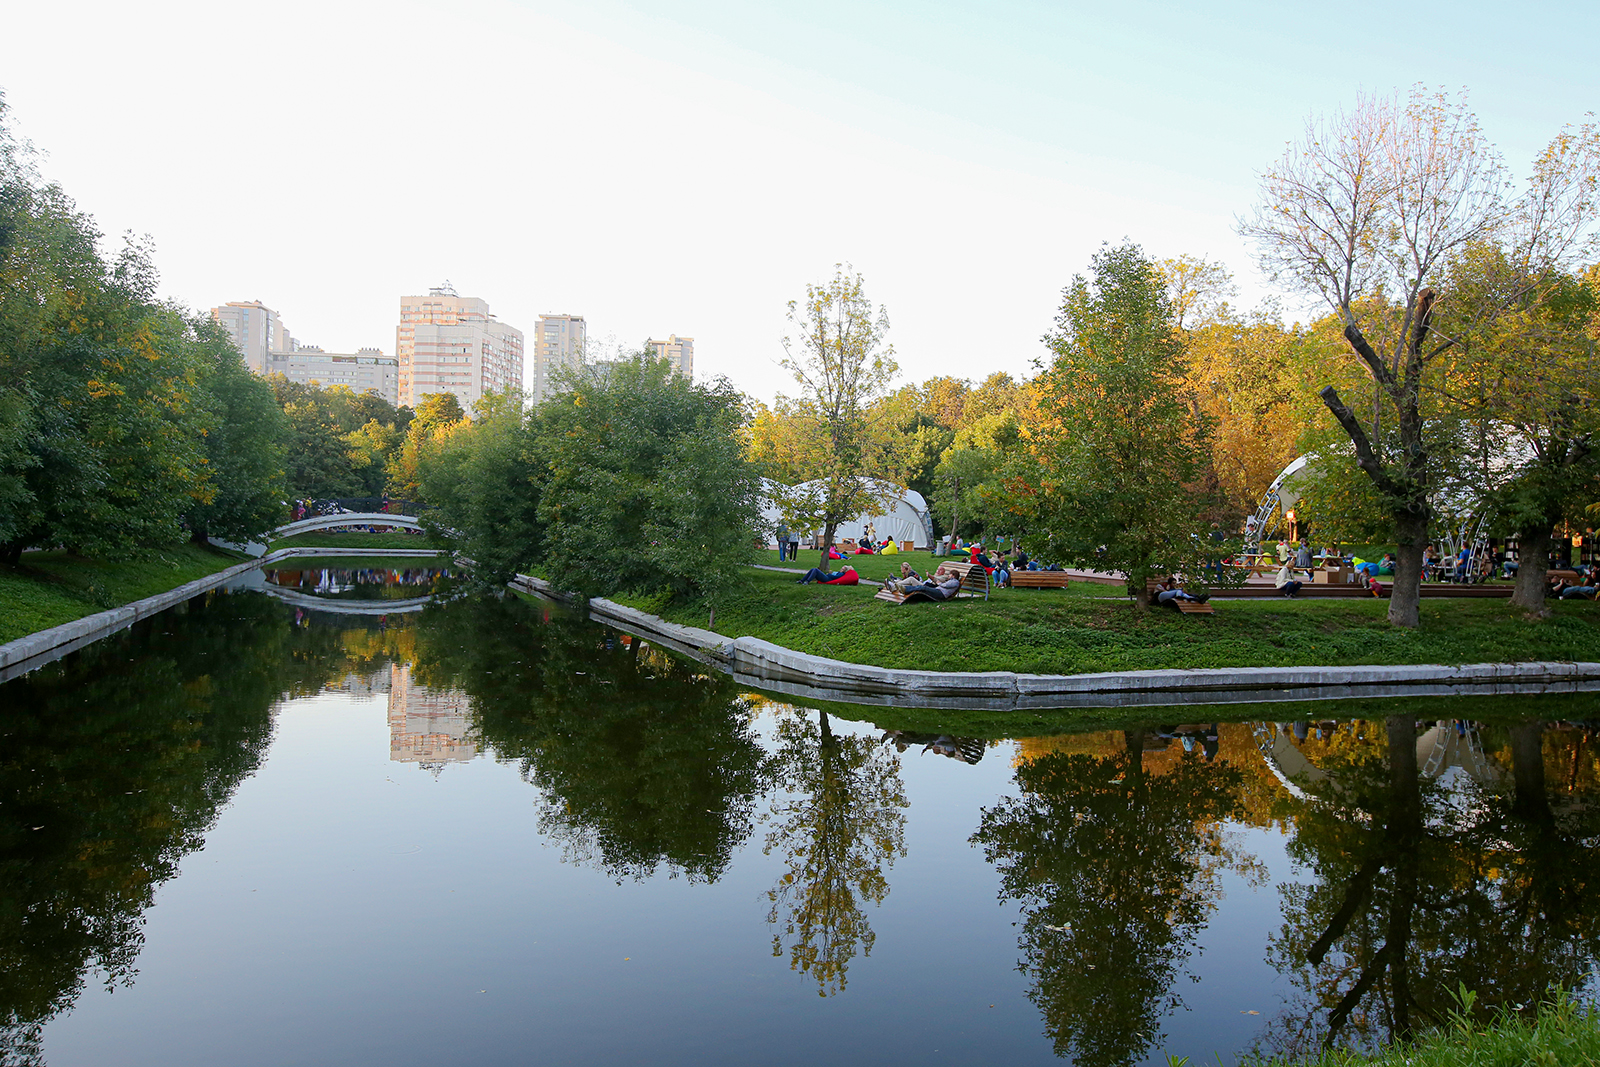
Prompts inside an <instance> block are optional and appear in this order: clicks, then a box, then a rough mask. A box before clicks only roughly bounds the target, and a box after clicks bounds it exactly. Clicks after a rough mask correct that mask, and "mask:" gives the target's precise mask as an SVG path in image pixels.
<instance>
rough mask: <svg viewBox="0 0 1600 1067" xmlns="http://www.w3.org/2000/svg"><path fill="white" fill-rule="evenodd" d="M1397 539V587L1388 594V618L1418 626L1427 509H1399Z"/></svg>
mask: <svg viewBox="0 0 1600 1067" xmlns="http://www.w3.org/2000/svg"><path fill="white" fill-rule="evenodd" d="M1394 528H1395V536H1396V540H1397V541H1398V546H1397V551H1396V552H1395V556H1394V586H1393V589H1392V591H1391V592H1390V594H1389V621H1390V622H1392V623H1394V624H1395V625H1396V626H1409V627H1411V628H1412V629H1415V628H1416V627H1417V626H1418V624H1419V623H1420V622H1421V617H1420V613H1419V608H1420V602H1421V600H1422V554H1423V552H1424V551H1425V550H1426V549H1427V547H1428V511H1427V509H1426V508H1424V509H1422V510H1421V512H1420V513H1418V512H1416V511H1409V510H1408V511H1400V512H1397V513H1396V514H1395V517H1394Z"/></svg>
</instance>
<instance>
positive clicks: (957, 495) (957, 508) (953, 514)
mask: <svg viewBox="0 0 1600 1067" xmlns="http://www.w3.org/2000/svg"><path fill="white" fill-rule="evenodd" d="M952 481H954V482H955V487H954V488H953V489H951V490H950V544H951V546H952V547H953V546H954V545H955V543H956V524H957V523H958V522H960V521H961V504H960V500H961V479H960V478H954V479H952Z"/></svg>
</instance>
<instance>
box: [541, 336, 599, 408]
mask: <svg viewBox="0 0 1600 1067" xmlns="http://www.w3.org/2000/svg"><path fill="white" fill-rule="evenodd" d="M588 329H589V328H588V325H587V324H586V323H585V322H584V321H583V316H582V315H540V316H539V330H538V332H537V333H536V334H535V335H534V346H533V390H532V392H533V399H534V401H535V402H538V401H540V400H543V399H544V398H545V397H546V396H549V395H550V394H551V393H552V392H553V391H554V389H555V372H556V371H558V370H562V369H565V370H569V371H570V370H576V369H578V368H580V367H582V366H583V363H584V348H585V346H586V345H587V344H588V340H589V333H588Z"/></svg>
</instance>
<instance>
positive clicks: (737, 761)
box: [414, 599, 770, 882]
mask: <svg viewBox="0 0 1600 1067" xmlns="http://www.w3.org/2000/svg"><path fill="white" fill-rule="evenodd" d="M462 607H463V608H464V609H465V610H450V611H446V610H438V611H430V612H427V613H425V614H424V616H423V618H422V621H421V623H420V624H419V627H418V647H417V661H416V667H415V675H414V676H415V677H416V678H418V679H420V680H421V681H423V682H424V683H425V684H428V685H430V686H434V687H437V688H444V689H449V688H455V689H459V690H460V691H462V692H464V693H466V694H467V695H468V696H469V697H470V699H471V704H472V721H473V723H474V724H475V729H476V739H477V741H478V743H480V744H482V745H485V746H487V747H490V748H492V749H493V750H494V752H495V754H496V756H497V757H498V758H500V759H502V760H508V761H512V762H514V763H516V764H517V765H518V768H519V770H520V771H521V774H522V776H523V777H524V778H525V779H526V780H527V781H528V782H529V784H531V785H533V786H534V787H535V788H536V789H537V790H538V791H539V800H538V803H539V805H540V829H541V831H542V832H543V833H544V834H545V835H546V836H547V837H548V838H549V839H550V840H551V841H554V842H556V843H559V844H560V846H561V847H562V849H563V851H564V854H565V856H566V857H567V858H568V859H569V860H571V861H572V862H576V863H584V864H592V865H594V866H597V867H599V868H600V869H602V870H604V871H605V872H606V873H607V874H609V875H610V876H611V877H613V878H615V879H618V880H622V879H630V878H631V879H635V880H643V879H645V878H648V877H649V876H650V875H652V874H654V873H655V872H656V871H657V869H659V868H664V869H665V870H666V871H667V873H668V874H669V875H671V876H677V875H680V874H681V875H683V876H685V877H687V878H688V879H689V880H690V881H706V882H709V881H715V880H716V879H717V878H718V877H719V876H720V875H721V874H722V872H723V871H724V870H725V869H726V868H727V866H728V864H729V863H730V862H731V861H732V858H733V855H734V853H735V851H737V849H738V848H739V847H740V845H742V844H743V842H744V841H745V839H746V838H748V837H749V836H750V833H751V830H752V827H753V824H754V813H755V805H756V801H757V799H758V798H759V797H760V796H761V795H762V793H764V792H765V790H766V788H767V785H768V778H769V776H770V769H769V766H768V761H767V757H766V756H765V754H764V753H763V752H762V749H761V746H760V745H759V744H758V743H757V741H756V737H755V732H754V729H753V725H752V718H753V712H754V708H755V705H754V703H753V702H752V701H751V700H750V699H749V698H747V697H746V696H744V695H743V694H741V693H740V692H739V691H738V689H736V688H735V687H734V686H733V684H732V683H731V682H729V681H728V680H727V679H725V678H721V677H709V676H706V675H703V674H701V673H699V670H698V668H697V667H695V666H694V665H692V664H690V665H686V664H685V663H684V662H683V661H680V660H677V659H675V658H672V657H669V656H666V655H664V654H662V653H660V652H657V651H655V650H644V649H642V646H641V644H640V643H639V642H637V641H635V640H634V639H632V638H629V637H623V636H619V635H616V634H612V633H608V632H605V631H602V630H600V629H599V628H598V627H593V626H590V625H588V624H585V623H581V622H578V621H576V620H573V619H570V618H567V617H564V616H560V615H552V614H551V613H549V612H548V611H545V612H543V613H542V614H540V615H539V616H538V618H539V620H540V622H539V625H534V626H529V625H527V622H528V617H529V611H528V607H527V605H525V604H523V603H521V602H520V601H515V600H494V599H484V600H478V601H472V602H469V603H468V604H464V605H462Z"/></svg>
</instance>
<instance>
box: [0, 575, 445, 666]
mask: <svg viewBox="0 0 1600 1067" xmlns="http://www.w3.org/2000/svg"><path fill="white" fill-rule="evenodd" d="M438 555H440V553H438V552H434V551H431V550H428V549H411V548H392V549H349V548H284V549H279V550H278V551H276V552H269V553H267V554H266V555H264V556H262V557H260V558H259V559H252V560H247V561H245V562H243V563H237V564H235V565H234V566H232V567H227V568H224V569H223V570H220V571H218V572H217V573H215V574H208V575H206V576H205V577H204V578H197V579H195V580H194V581H192V582H185V583H184V584H183V585H180V586H178V587H177V588H175V589H169V590H167V591H166V592H165V593H157V594H156V595H155V596H150V597H145V598H144V599H143V600H136V601H134V602H133V603H131V604H124V605H122V606H121V607H118V608H111V609H110V610H107V611H101V612H97V613H95V614H93V615H86V616H84V617H83V618H81V619H74V620H73V621H71V622H64V623H62V624H61V625H60V626H52V627H50V628H49V629H48V630H39V631H36V632H34V633H31V634H29V635H27V636H26V637H19V638H17V639H16V640H15V641H8V642H6V643H5V644H3V645H0V682H3V681H7V680H8V679H11V678H15V677H16V676H17V675H19V674H26V673H27V672H28V671H31V670H33V669H35V668H37V667H42V666H44V665H45V664H46V663H51V662H54V661H55V660H58V659H60V658H61V657H62V656H65V655H67V654H68V653H70V652H73V651H76V650H77V649H80V648H82V647H83V646H84V645H87V644H92V643H93V642H95V641H98V640H100V639H101V638H102V637H108V636H110V635H111V634H114V633H116V632H117V631H118V630H124V629H126V628H128V627H129V626H132V625H133V624H134V623H136V622H138V621H139V620H140V619H147V618H149V617H150V616H152V615H155V614H156V613H158V612H162V611H165V610H167V609H168V608H171V607H176V606H177V605H179V604H182V603H183V602H184V601H186V600H191V599H193V598H194V597H197V596H200V595H201V594H203V593H209V592H210V591H211V590H213V589H218V588H221V587H222V586H225V585H227V584H229V583H230V582H236V581H237V580H238V579H240V578H241V577H243V576H245V575H247V574H249V573H250V572H251V571H257V570H260V569H261V568H263V567H267V566H271V565H272V564H274V563H277V562H280V561H282V560H286V559H306V558H315V557H318V556H323V557H335V556H342V557H346V558H353V557H358V556H359V557H366V558H374V559H376V558H388V559H418V558H424V557H433V556H438Z"/></svg>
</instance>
